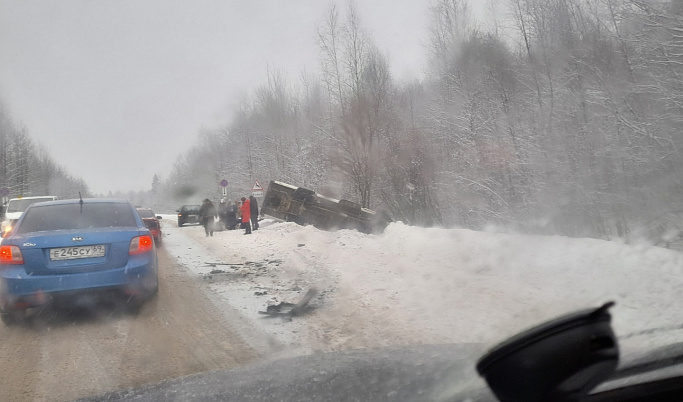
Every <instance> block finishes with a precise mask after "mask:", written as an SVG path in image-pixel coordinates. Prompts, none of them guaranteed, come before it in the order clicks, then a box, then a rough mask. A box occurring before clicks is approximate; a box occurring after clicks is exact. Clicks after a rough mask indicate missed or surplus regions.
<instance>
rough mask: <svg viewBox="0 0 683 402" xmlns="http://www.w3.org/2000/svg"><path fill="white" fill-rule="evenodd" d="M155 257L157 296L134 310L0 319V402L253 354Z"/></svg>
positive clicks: (112, 385) (193, 369) (202, 367)
mask: <svg viewBox="0 0 683 402" xmlns="http://www.w3.org/2000/svg"><path fill="white" fill-rule="evenodd" d="M158 255H159V280H160V291H159V295H158V297H157V298H156V299H155V300H153V301H152V302H150V303H149V304H147V305H145V307H144V308H143V310H142V311H141V312H140V314H139V315H138V316H130V315H126V314H124V313H122V312H120V311H119V310H117V309H116V308H113V307H103V308H101V309H98V311H94V312H88V311H81V312H73V311H70V312H67V311H61V312H60V311H43V312H41V313H39V314H37V315H36V316H35V317H33V319H32V320H31V321H30V322H29V323H28V324H27V325H23V326H12V327H5V326H4V325H0V400H2V401H43V400H45V401H47V400H49V401H66V400H73V399H76V398H81V397H88V396H92V395H98V394H102V393H104V392H109V391H115V390H121V389H125V388H128V387H134V386H138V385H142V384H148V383H156V382H158V381H161V380H164V379H168V378H176V377H180V376H184V375H189V374H193V373H199V372H205V371H209V370H216V369H224V368H232V367H236V366H241V365H243V364H245V363H247V362H250V361H253V360H254V359H256V358H258V357H259V355H258V353H257V352H256V351H254V350H253V349H252V348H251V347H250V346H249V345H247V344H245V343H244V342H243V341H242V338H240V337H239V336H238V335H237V334H236V332H235V331H234V330H233V329H231V328H230V325H229V324H228V323H227V322H226V321H227V320H225V319H223V318H221V317H223V315H222V314H221V313H220V312H217V311H216V309H215V308H214V307H213V304H212V303H211V302H210V300H209V299H208V298H207V296H206V295H205V294H204V293H203V292H202V291H201V290H200V287H199V286H197V283H196V282H195V281H196V280H197V279H193V277H191V276H190V275H188V273H187V271H186V270H185V268H183V267H182V266H180V265H178V264H177V263H176V262H175V261H174V260H173V259H172V258H170V257H169V255H168V252H167V251H166V249H165V248H164V247H161V248H160V249H159V251H158Z"/></svg>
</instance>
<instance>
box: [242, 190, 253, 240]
mask: <svg viewBox="0 0 683 402" xmlns="http://www.w3.org/2000/svg"><path fill="white" fill-rule="evenodd" d="M250 220H251V207H250V206H249V199H248V198H245V197H242V229H244V234H245V235H248V234H251V222H250Z"/></svg>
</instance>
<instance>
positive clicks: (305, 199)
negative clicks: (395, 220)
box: [261, 181, 391, 233]
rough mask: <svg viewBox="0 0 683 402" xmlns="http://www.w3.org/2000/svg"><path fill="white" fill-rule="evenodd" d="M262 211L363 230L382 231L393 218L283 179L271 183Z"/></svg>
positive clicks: (306, 222) (329, 226)
mask: <svg viewBox="0 0 683 402" xmlns="http://www.w3.org/2000/svg"><path fill="white" fill-rule="evenodd" d="M261 213H262V214H265V215H270V216H272V217H275V218H278V219H281V220H283V221H287V222H295V223H298V224H300V225H313V226H315V227H317V228H319V229H323V230H336V229H356V230H358V231H361V232H363V233H376V232H381V231H383V230H384V228H386V226H387V225H388V224H389V223H390V222H391V218H390V217H389V216H388V215H387V214H386V213H378V212H375V211H371V210H369V209H367V208H362V207H361V206H360V205H359V204H356V203H355V202H351V201H348V200H335V199H333V198H329V197H325V196H323V195H320V194H317V193H316V192H315V191H313V190H309V189H306V188H302V187H296V186H292V185H290V184H287V183H282V182H279V181H271V182H270V184H269V185H268V191H266V196H265V199H264V200H263V205H262V206H261Z"/></svg>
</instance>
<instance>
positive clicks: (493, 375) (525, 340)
mask: <svg viewBox="0 0 683 402" xmlns="http://www.w3.org/2000/svg"><path fill="white" fill-rule="evenodd" d="M613 305H614V303H613V302H609V303H606V304H605V305H603V306H602V307H599V308H593V309H589V310H583V311H579V312H576V313H573V314H569V315H566V316H563V317H560V318H557V319H555V320H552V321H549V322H547V323H545V324H541V325H539V326H537V327H534V328H531V329H529V330H527V331H524V332H522V333H520V334H518V335H516V336H514V337H512V338H510V339H508V340H507V341H505V342H503V343H501V344H500V345H498V346H496V347H494V348H493V349H491V351H489V352H488V353H487V354H486V355H484V356H483V357H482V358H481V359H480V360H479V362H478V363H477V371H478V372H479V374H480V375H481V376H482V377H484V378H485V379H486V382H487V383H488V385H489V387H491V390H493V393H494V394H496V396H497V397H498V399H500V400H501V401H502V402H517V401H520V402H521V401H526V402H536V401H538V402H540V401H578V400H583V399H582V398H583V397H584V396H585V395H587V394H588V392H590V390H591V389H593V388H595V387H596V386H597V385H598V384H600V383H602V382H603V381H605V380H607V379H608V378H609V377H610V376H611V375H612V374H613V373H614V371H615V369H616V367H617V363H618V362H619V349H618V346H617V339H616V337H615V336H614V332H613V331H612V327H611V325H610V321H611V316H610V314H609V313H608V312H607V310H608V309H609V308H610V307H612V306H613Z"/></svg>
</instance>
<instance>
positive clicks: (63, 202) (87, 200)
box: [32, 198, 132, 207]
mask: <svg viewBox="0 0 683 402" xmlns="http://www.w3.org/2000/svg"><path fill="white" fill-rule="evenodd" d="M80 202H81V200H80V199H78V198H73V199H69V200H56V201H45V202H37V203H35V204H33V205H32V206H38V207H39V206H42V205H68V204H79V203H80ZM83 203H84V204H128V205H132V204H131V203H130V201H128V200H126V199H123V198H83Z"/></svg>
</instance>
